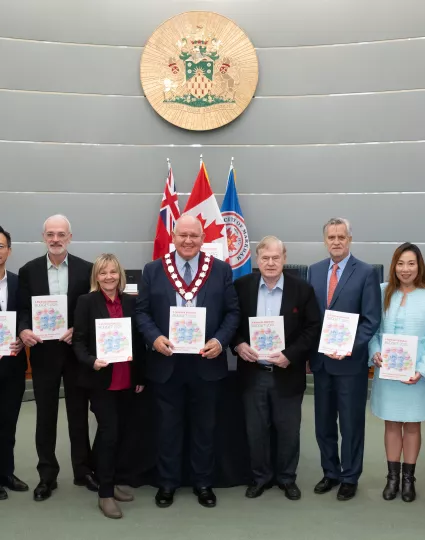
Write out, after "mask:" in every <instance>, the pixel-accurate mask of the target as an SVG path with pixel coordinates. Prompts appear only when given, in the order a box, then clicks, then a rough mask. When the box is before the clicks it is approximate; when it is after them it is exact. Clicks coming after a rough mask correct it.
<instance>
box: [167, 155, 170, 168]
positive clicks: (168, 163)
mask: <svg viewBox="0 0 425 540" xmlns="http://www.w3.org/2000/svg"><path fill="white" fill-rule="evenodd" d="M167 165H168V170H170V169H171V162H170V158H168V157H167Z"/></svg>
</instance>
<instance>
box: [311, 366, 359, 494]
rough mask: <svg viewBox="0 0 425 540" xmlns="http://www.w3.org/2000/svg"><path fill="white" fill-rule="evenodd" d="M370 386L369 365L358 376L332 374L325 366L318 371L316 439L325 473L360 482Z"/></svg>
mask: <svg viewBox="0 0 425 540" xmlns="http://www.w3.org/2000/svg"><path fill="white" fill-rule="evenodd" d="M367 387H368V372H367V367H366V366H365V369H364V370H363V371H362V372H361V373H359V374H358V375H330V374H329V373H328V372H327V371H326V370H325V369H324V368H322V369H321V370H320V371H318V372H315V373H314V411H315V423H316V439H317V443H318V445H319V448H320V456H321V463H322V468H323V473H324V475H325V476H328V477H329V478H334V479H337V480H340V481H341V482H345V483H347V484H356V483H357V482H358V480H359V477H360V475H361V473H362V470H363V453H364V439H365V411H366V401H367ZM338 417H339V428H340V432H341V459H340V457H339V453H338Z"/></svg>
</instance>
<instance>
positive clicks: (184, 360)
mask: <svg viewBox="0 0 425 540" xmlns="http://www.w3.org/2000/svg"><path fill="white" fill-rule="evenodd" d="M204 236H205V235H204V233H203V231H202V226H201V223H200V222H199V220H198V219H196V218H194V217H193V216H189V215H184V216H182V217H180V218H179V219H178V220H177V222H176V227H175V231H174V233H173V242H174V244H175V247H176V252H175V253H173V254H171V255H169V256H166V257H164V258H162V259H157V260H156V261H153V262H151V263H148V264H147V265H146V266H145V269H144V272H143V277H142V281H141V286H140V292H139V297H138V299H137V303H136V321H137V325H138V329H139V331H140V332H141V333H142V335H143V338H144V340H145V342H146V343H147V345H148V347H149V354H148V358H147V364H146V376H147V378H148V379H150V380H151V381H152V382H153V386H154V391H155V394H156V401H157V405H158V408H159V413H160V422H159V437H158V460H157V466H158V474H159V486H160V488H159V490H158V493H157V494H156V497H155V500H156V504H157V505H158V506H159V507H161V508H165V507H167V506H170V505H171V504H172V503H173V497H174V492H175V490H176V488H178V487H179V486H180V483H181V466H182V450H183V432H184V405H185V396H186V394H187V395H188V397H189V402H190V418H191V448H190V451H191V460H190V463H191V469H192V480H193V485H194V493H195V494H196V495H197V496H198V501H199V503H200V504H201V505H203V506H206V507H213V506H215V504H216V497H215V494H214V492H213V490H212V487H211V486H212V483H213V470H214V440H213V437H214V428H215V419H216V401H217V392H218V381H219V380H220V379H223V378H224V377H226V375H227V359H226V354H225V350H226V347H227V346H228V344H229V342H230V339H231V338H232V336H233V334H234V332H235V331H236V329H237V327H238V323H239V307H238V301H237V297H236V292H235V289H234V287H233V283H232V271H231V268H230V266H229V265H228V264H227V263H224V262H222V261H220V260H218V259H213V258H210V257H208V256H205V254H204V253H202V252H201V251H200V250H201V246H202V243H203V240H204ZM188 302H189V303H190V304H191V305H192V306H195V307H205V308H206V343H205V346H204V347H203V348H202V349H201V350H200V354H178V355H175V354H173V345H172V343H171V342H170V340H169V339H168V333H169V320H170V307H171V306H176V305H177V306H185V305H187V303H188Z"/></svg>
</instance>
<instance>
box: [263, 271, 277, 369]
mask: <svg viewBox="0 0 425 540" xmlns="http://www.w3.org/2000/svg"><path fill="white" fill-rule="evenodd" d="M282 300H283V274H281V276H280V278H279V281H278V282H277V283H276V285H275V286H274V287H273V289H269V288H268V287H267V285H266V283H265V281H264V279H263V278H262V277H261V279H260V285H259V287H258V299H257V317H279V315H280V308H281V307H282ZM258 362H259V363H260V364H266V365H271V363H270V362H267V360H261V359H260V360H258Z"/></svg>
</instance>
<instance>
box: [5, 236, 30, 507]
mask: <svg viewBox="0 0 425 540" xmlns="http://www.w3.org/2000/svg"><path fill="white" fill-rule="evenodd" d="M11 253H12V239H11V236H10V233H8V232H7V231H5V230H4V229H3V227H0V310H1V311H15V312H17V311H18V276H17V275H16V274H13V273H12V272H10V271H9V270H6V261H7V259H8V257H9V256H10V254H11ZM26 367H27V358H26V355H25V350H24V345H23V343H22V341H21V340H20V339H19V338H17V339H16V341H14V342H13V343H11V344H10V355H4V356H0V501H3V500H6V499H7V498H8V497H9V496H8V493H7V491H6V489H5V488H7V489H9V490H10V491H28V486H27V484H25V482H22V480H19V478H17V477H16V476H15V475H14V470H15V460H14V448H15V434H16V424H17V422H18V417H19V411H20V410H21V403H22V396H23V395H24V391H25V370H26Z"/></svg>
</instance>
